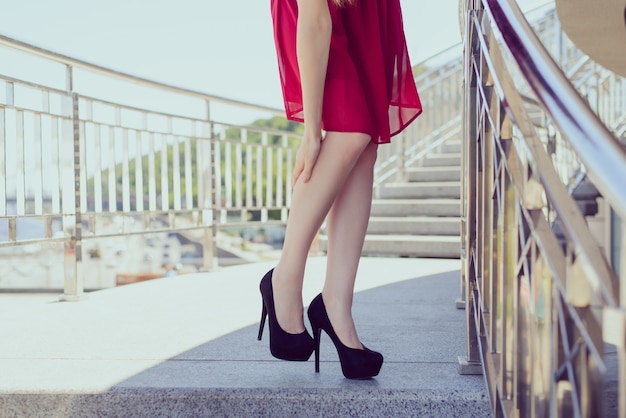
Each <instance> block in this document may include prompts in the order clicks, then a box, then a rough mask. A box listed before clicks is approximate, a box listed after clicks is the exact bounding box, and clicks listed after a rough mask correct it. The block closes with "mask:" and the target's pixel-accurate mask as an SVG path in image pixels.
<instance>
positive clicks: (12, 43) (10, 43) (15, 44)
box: [0, 34, 285, 116]
mask: <svg viewBox="0 0 626 418" xmlns="http://www.w3.org/2000/svg"><path fill="white" fill-rule="evenodd" d="M0 45H2V46H6V47H9V48H11V49H14V50H18V51H22V52H26V53H29V54H33V55H36V56H39V57H42V58H45V59H50V60H53V61H56V62H58V63H61V64H64V65H67V66H70V67H74V68H81V69H84V70H88V71H91V72H94V73H97V74H102V75H105V76H109V77H113V78H117V79H121V80H124V81H129V82H132V83H134V84H138V85H143V86H148V87H156V88H158V89H160V90H164V91H169V92H172V93H178V94H184V95H186V96H192V97H196V98H199V99H204V100H210V101H215V102H218V103H223V104H228V105H235V106H240V107H244V108H250V109H254V110H261V111H263V112H268V113H272V114H275V115H280V116H282V115H284V113H285V112H284V111H283V110H282V109H277V108H274V107H270V106H264V105H259V104H253V103H248V102H244V101H240V100H233V99H228V98H226V97H221V96H216V95H213V94H209V93H206V92H202V91H199V90H192V89H188V88H184V87H178V86H174V85H172V84H166V83H162V82H158V81H154V80H150V79H147V78H143V77H139V76H136V75H132V74H129V73H125V72H122V71H116V70H113V69H110V68H106V67H102V66H100V65H96V64H92V63H90V62H87V61H82V60H79V59H77V58H72V57H69V56H67V55H63V54H59V53H57V52H53V51H49V50H47V49H44V48H40V47H38V46H34V45H30V44H27V43H25V42H22V41H19V40H17V39H13V38H10V37H8V36H6V35H2V34H0ZM71 83H72V82H71V80H68V84H69V86H68V87H69V88H68V90H71Z"/></svg>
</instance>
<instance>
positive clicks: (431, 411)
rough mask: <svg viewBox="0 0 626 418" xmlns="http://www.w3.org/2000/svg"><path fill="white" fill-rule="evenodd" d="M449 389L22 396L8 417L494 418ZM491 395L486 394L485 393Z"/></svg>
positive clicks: (0, 400)
mask: <svg viewBox="0 0 626 418" xmlns="http://www.w3.org/2000/svg"><path fill="white" fill-rule="evenodd" d="M473 395H475V394H473V393H471V394H469V396H468V393H466V392H463V391H449V390H424V391H420V392H416V391H399V390H381V389H376V388H374V389H371V388H370V389H368V388H366V387H362V388H358V389H356V390H339V391H338V390H336V389H308V390H297V389H280V390H276V389H275V390H270V389H260V390H255V389H221V390H218V389H216V390H212V391H206V390H200V389H184V390H183V389H152V390H147V389H116V390H113V391H111V392H110V393H106V394H99V395H71V394H64V395H60V394H59V395H21V396H20V397H19V401H20V402H15V401H16V399H15V398H13V399H12V400H11V402H10V405H3V404H4V403H5V402H4V400H6V396H2V395H0V405H2V412H3V416H4V417H24V416H28V417H51V416H53V417H57V416H59V417H60V416H63V417H98V418H99V417H172V416H185V417H203V416H204V417H208V416H210V417H389V416H403V417H424V418H425V417H433V418H440V417H467V416H469V415H467V413H468V411H472V412H471V414H472V415H471V416H472V417H488V416H490V415H489V409H488V402H487V399H486V398H484V397H482V396H481V397H479V398H477V399H476V398H473ZM483 396H486V395H483Z"/></svg>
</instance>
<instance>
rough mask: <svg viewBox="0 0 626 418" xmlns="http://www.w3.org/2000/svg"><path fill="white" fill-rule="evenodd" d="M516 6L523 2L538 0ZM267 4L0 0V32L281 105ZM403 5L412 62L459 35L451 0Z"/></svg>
mask: <svg viewBox="0 0 626 418" xmlns="http://www.w3.org/2000/svg"><path fill="white" fill-rule="evenodd" d="M361 1H370V0H361ZM519 3H520V5H521V6H522V7H523V8H531V7H535V6H537V5H540V4H544V3H546V0H519ZM269 4H270V1H269V0H176V1H172V0H107V1H103V0H100V1H98V0H19V1H16V0H0V10H1V11H2V13H0V34H2V35H5V36H9V37H11V38H14V39H17V40H20V41H23V42H26V43H30V44H33V45H36V46H39V47H42V48H45V49H48V50H51V51H54V52H57V53H61V54H64V55H68V56H70V57H73V58H78V59H81V60H84V61H88V62H91V63H94V64H99V65H102V66H104V67H107V68H112V69H115V70H118V71H121V72H124V73H130V74H133V75H138V76H141V77H144V78H148V79H152V80H156V81H161V82H165V83H168V84H172V85H176V86H180V87H187V88H191V89H194V90H200V91H203V92H206V93H209V94H213V95H217V96H223V97H227V98H231V99H236V100H241V101H246V102H250V103H255V104H261V105H265V106H271V107H275V108H280V107H281V106H282V98H281V91H280V84H279V79H278V71H277V65H276V55H275V51H274V44H273V35H272V25H271V16H270V11H269ZM401 4H402V8H403V15H404V27H405V33H406V37H407V44H408V48H409V55H410V57H411V60H412V62H413V64H416V63H418V62H420V61H422V60H424V59H426V58H428V57H430V56H431V55H434V54H435V53H437V52H439V51H441V50H443V49H445V48H447V47H449V46H451V45H454V44H456V43H459V42H460V41H461V37H460V30H459V23H458V22H459V17H458V1H457V0H436V1H425V0H401ZM0 59H1V58H0ZM5 61H6V60H5ZM5 66H8V67H10V66H11V62H2V61H0V73H2V67H5Z"/></svg>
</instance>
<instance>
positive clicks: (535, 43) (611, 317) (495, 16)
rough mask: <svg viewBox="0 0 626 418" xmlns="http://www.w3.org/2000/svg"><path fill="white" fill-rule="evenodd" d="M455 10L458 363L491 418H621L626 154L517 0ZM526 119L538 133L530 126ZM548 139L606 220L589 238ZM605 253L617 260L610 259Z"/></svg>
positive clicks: (483, 0) (485, 1) (625, 366)
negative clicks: (482, 394)
mask: <svg viewBox="0 0 626 418" xmlns="http://www.w3.org/2000/svg"><path fill="white" fill-rule="evenodd" d="M466 4H467V13H466V37H465V39H466V45H465V46H466V55H465V71H466V74H465V75H466V79H465V80H466V81H465V83H466V84H465V97H466V102H465V115H466V117H465V119H466V132H465V140H464V150H463V152H464V156H465V158H464V167H463V176H462V178H463V182H462V187H463V193H462V195H463V208H462V211H463V213H462V242H463V247H464V248H463V251H462V261H463V270H462V275H463V283H464V286H465V290H466V292H467V297H466V312H467V320H468V359H469V362H470V364H471V363H472V362H482V368H483V371H484V373H485V377H486V381H487V387H488V390H489V394H490V397H491V400H492V405H493V407H494V410H493V412H494V415H495V416H522V417H526V416H529V417H530V416H567V417H603V416H607V414H609V415H610V414H612V413H617V404H618V403H619V416H626V398H625V397H624V396H618V394H622V395H623V393H625V392H626V372H625V371H626V347H625V345H626V341H625V340H624V335H626V314H625V312H626V293H625V292H624V290H625V289H626V284H625V283H624V280H626V279H625V277H626V274H625V273H624V272H625V271H626V270H625V268H624V266H623V264H620V263H621V261H620V260H621V258H622V257H623V254H624V253H623V251H624V247H625V246H624V242H625V241H624V237H626V234H624V228H623V226H622V223H621V219H624V217H625V216H626V186H624V184H625V183H624V179H626V152H625V151H624V148H623V146H622V145H621V144H620V143H619V142H618V140H617V138H616V137H615V135H614V133H612V132H611V129H615V128H614V127H612V126H611V127H610V129H609V127H607V126H606V125H605V124H604V123H603V122H602V120H601V119H600V117H598V115H597V114H596V113H594V112H593V110H592V107H591V106H590V104H589V102H588V101H586V100H584V99H583V97H581V95H580V93H579V92H577V90H576V88H575V87H574V86H573V85H572V82H571V81H570V80H568V78H567V77H566V75H565V74H564V73H563V71H562V69H561V68H560V67H559V66H558V65H557V64H556V62H555V61H554V59H553V57H551V56H550V54H549V52H548V51H547V50H546V48H545V47H544V45H542V44H541V41H540V40H539V39H538V38H537V36H536V34H535V32H534V31H533V30H532V28H531V27H530V25H529V24H528V22H527V21H526V19H525V18H524V15H523V14H522V13H521V11H520V10H519V8H518V6H517V4H516V3H515V1H514V0H475V1H468V2H467V3H466ZM571 61H572V62H573V63H574V64H572V68H574V67H575V66H576V65H575V62H576V59H572V60H571ZM580 68H582V67H580ZM580 68H579V69H580ZM572 71H576V72H577V73H578V70H572ZM620 82H621V81H620ZM579 87H580V86H579ZM537 107H538V108H540V109H541V111H542V112H544V114H545V115H546V116H547V119H549V121H550V123H549V124H548V125H547V127H548V128H549V129H544V128H545V126H540V127H538V126H537V123H536V121H535V120H533V116H534V113H533V112H534V110H535V108H537ZM622 109H623V108H622ZM613 110H615V108H612V111H613ZM618 111H619V109H618ZM598 113H602V112H598ZM621 117H623V115H616V117H615V119H616V120H618V119H620V118H621ZM607 123H608V122H607ZM554 130H556V131H557V132H550V131H554ZM555 137H558V141H559V142H563V143H566V144H567V146H568V147H569V149H570V150H571V151H572V152H573V153H574V154H575V155H576V158H577V159H578V161H579V162H580V165H581V167H582V170H583V171H584V172H585V173H587V175H588V176H589V178H590V179H591V180H592V182H593V185H595V187H596V188H597V189H598V190H599V191H600V193H601V195H602V199H601V200H602V201H603V202H604V203H605V205H607V206H609V207H610V208H611V209H612V211H613V212H612V213H613V216H609V215H607V214H609V213H611V212H610V211H608V210H607V211H605V212H602V213H601V214H600V216H601V217H602V215H604V217H603V223H604V227H603V228H602V227H601V228H592V227H590V223H594V222H595V219H590V220H589V223H588V222H587V221H586V219H585V217H584V216H583V214H582V213H581V211H580V210H579V209H578V205H577V203H576V201H575V200H574V198H573V197H572V196H571V195H570V194H569V193H568V191H569V190H568V186H569V184H568V179H567V176H563V175H559V172H558V171H557V168H556V167H555V162H554V159H553V152H554V150H553V148H552V145H551V142H550V139H551V138H552V139H554V138H555ZM598 229H599V230H600V231H599V232H598ZM607 234H608V235H610V237H606V236H605V235H607ZM607 243H612V244H607ZM609 245H615V246H616V247H617V248H621V251H622V253H621V254H622V255H621V257H620V256H618V257H609V254H611V252H612V251H611V248H607V247H608V246H609ZM620 276H621V280H620V278H619V277H620ZM614 364H617V366H615V365H614Z"/></svg>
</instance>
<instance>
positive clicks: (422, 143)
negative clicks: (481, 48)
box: [374, 45, 463, 190]
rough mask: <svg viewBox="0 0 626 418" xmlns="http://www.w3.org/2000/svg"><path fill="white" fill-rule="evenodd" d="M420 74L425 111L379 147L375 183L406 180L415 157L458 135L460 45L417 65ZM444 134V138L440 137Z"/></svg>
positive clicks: (460, 77) (433, 150)
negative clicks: (407, 170)
mask: <svg viewBox="0 0 626 418" xmlns="http://www.w3.org/2000/svg"><path fill="white" fill-rule="evenodd" d="M416 68H418V69H419V70H420V71H423V72H422V73H421V74H419V75H417V76H416V78H415V83H416V85H417V88H418V90H419V93H420V98H421V100H422V105H423V108H424V109H425V112H424V113H423V114H422V115H420V117H419V118H417V120H416V121H415V122H413V123H412V124H411V125H410V126H409V127H408V128H407V129H406V130H405V131H403V132H402V133H401V134H400V135H398V136H396V137H394V138H393V139H392V141H391V144H388V145H386V146H384V147H379V149H378V160H377V163H376V166H375V167H374V187H375V190H379V188H378V186H380V185H382V184H383V183H385V182H387V181H392V182H402V181H406V180H407V177H406V169H407V168H408V167H410V166H411V165H413V164H415V163H416V161H417V160H419V159H421V158H424V157H425V156H427V155H428V154H430V153H432V152H435V151H436V150H437V149H438V148H440V147H441V145H443V144H444V143H445V142H446V141H447V140H451V139H458V138H459V137H460V135H461V110H462V103H463V102H462V99H463V98H462V95H461V86H462V80H463V72H462V69H463V62H462V54H461V50H460V45H453V46H452V47H450V48H447V49H446V50H444V51H441V52H440V53H438V54H436V55H434V56H432V57H430V58H428V59H426V60H424V61H422V62H421V63H419V64H418V65H416ZM443 136H445V138H444V137H443Z"/></svg>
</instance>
